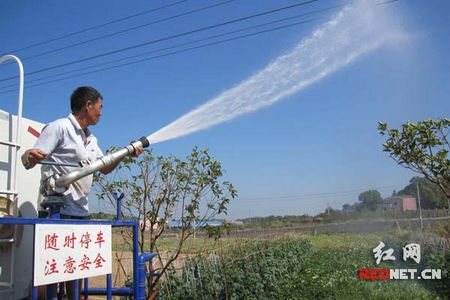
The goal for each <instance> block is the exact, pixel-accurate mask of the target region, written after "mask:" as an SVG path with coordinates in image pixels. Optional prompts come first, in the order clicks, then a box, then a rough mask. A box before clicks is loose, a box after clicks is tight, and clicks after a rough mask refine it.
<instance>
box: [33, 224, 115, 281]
mask: <svg viewBox="0 0 450 300" xmlns="http://www.w3.org/2000/svg"><path fill="white" fill-rule="evenodd" d="M111 270H112V267H111V226H110V225H87V224H83V225H81V224H80V225H78V224H77V225H75V224H70V225H56V224H36V226H35V239H34V286H39V285H44V284H51V283H56V282H64V281H70V280H74V279H81V278H87V277H92V276H98V275H104V274H110V273H111Z"/></svg>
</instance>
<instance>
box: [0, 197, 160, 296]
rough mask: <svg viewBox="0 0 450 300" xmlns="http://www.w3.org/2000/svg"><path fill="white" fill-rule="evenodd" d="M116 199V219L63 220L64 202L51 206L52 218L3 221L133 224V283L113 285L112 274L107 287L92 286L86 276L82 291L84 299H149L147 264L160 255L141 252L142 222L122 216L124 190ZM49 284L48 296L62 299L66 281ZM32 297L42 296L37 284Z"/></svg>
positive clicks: (1, 221) (0, 221) (75, 291)
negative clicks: (62, 204) (115, 296)
mask: <svg viewBox="0 0 450 300" xmlns="http://www.w3.org/2000/svg"><path fill="white" fill-rule="evenodd" d="M114 198H115V199H116V200H117V217H116V220H74V219H59V217H60V215H59V210H60V208H61V205H58V204H57V205H50V206H49V216H50V218H49V219H38V218H12V217H11V218H10V217H6V218H0V224H13V225H31V226H35V225H36V224H69V225H70V224H78V225H81V224H85V225H89V224H90V225H111V226H112V227H132V230H133V286H132V287H126V286H125V287H119V288H113V287H112V279H111V274H107V275H106V287H105V288H89V280H88V278H85V279H84V289H83V290H82V291H81V295H83V296H84V299H88V295H106V296H107V299H108V300H110V299H112V296H113V295H117V296H132V297H133V299H139V300H144V299H145V298H146V293H145V283H146V277H147V274H146V270H145V266H146V263H147V262H149V261H151V260H152V259H153V258H154V257H155V256H156V255H157V254H155V253H142V254H139V243H138V242H139V235H138V233H139V224H138V222H137V221H132V220H122V218H121V210H120V207H121V200H122V198H123V193H121V194H117V193H114ZM33 253H34V236H33ZM33 270H34V257H33ZM73 282H74V288H73V298H74V299H78V291H79V288H78V280H74V281H73ZM59 285H60V286H59V293H58V283H55V284H49V285H47V286H46V299H48V300H56V299H61V298H62V296H63V292H64V284H63V283H59ZM31 298H32V299H33V300H36V299H38V291H37V287H35V286H33V288H32V292H31Z"/></svg>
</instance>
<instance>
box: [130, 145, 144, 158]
mask: <svg viewBox="0 0 450 300" xmlns="http://www.w3.org/2000/svg"><path fill="white" fill-rule="evenodd" d="M134 142H136V141H131V143H130V144H133V143H134ZM133 148H134V152H133V153H131V154H130V156H131V157H138V156H139V155H141V154H142V152H144V147H142V146H139V147H134V146H133Z"/></svg>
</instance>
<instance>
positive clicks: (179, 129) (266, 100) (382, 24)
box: [52, 1, 403, 189]
mask: <svg viewBox="0 0 450 300" xmlns="http://www.w3.org/2000/svg"><path fill="white" fill-rule="evenodd" d="M384 12H385V13H383V12H382V10H381V9H380V8H379V7H378V8H377V9H375V8H374V7H373V6H372V5H370V4H369V5H368V4H366V3H365V2H364V1H361V2H355V3H353V4H351V5H348V6H346V7H344V8H343V9H342V10H341V11H339V12H338V13H336V14H335V15H334V16H333V17H332V18H331V19H330V20H329V21H328V22H325V23H324V24H322V25H321V26H319V27H318V28H317V29H316V30H315V31H313V32H312V34H311V35H310V36H308V37H306V38H304V39H303V40H302V41H301V42H300V43H299V44H298V45H296V46H295V47H294V48H293V49H292V50H290V51H288V52H286V53H285V54H283V55H281V56H279V57H277V58H275V59H274V60H273V61H272V62H271V63H269V64H268V65H267V66H266V67H265V68H263V69H262V70H260V71H259V72H256V73H255V74H254V75H253V76H251V77H250V78H248V79H246V80H243V81H242V82H240V83H239V84H237V85H236V86H234V87H232V88H230V89H228V90H226V91H224V92H223V93H221V94H219V95H217V96H216V97H214V98H213V99H211V100H210V101H207V102H206V103H205V104H203V105H201V106H200V107H198V108H196V109H194V110H192V111H191V112H189V113H187V114H185V115H183V116H181V117H180V118H178V119H176V120H175V121H174V122H172V123H170V124H169V125H167V126H165V127H163V128H161V129H160V130H158V131H156V132H155V133H153V134H151V135H149V136H147V137H142V138H141V139H140V140H139V141H137V142H134V143H132V144H130V145H128V146H126V147H124V148H123V149H121V150H118V151H116V152H114V153H111V154H108V155H106V156H104V157H102V158H100V159H98V160H97V161H95V162H93V163H92V164H90V165H87V166H85V167H82V168H79V169H77V170H74V171H73V172H70V173H68V174H66V175H63V176H56V177H55V178H54V179H53V182H52V185H53V186H54V187H55V188H56V189H58V188H59V189H60V188H63V187H66V186H68V185H69V184H71V183H73V182H75V181H76V180H78V179H80V178H82V177H85V176H88V175H90V174H92V173H94V172H96V171H98V170H101V169H102V168H103V167H105V166H109V165H112V164H113V163H115V162H117V161H120V160H121V159H123V158H124V157H125V156H126V155H129V154H131V153H133V152H134V149H135V147H139V146H142V147H144V148H145V147H148V146H149V144H152V145H153V144H156V143H159V142H162V141H167V140H170V139H175V138H178V137H181V136H184V135H187V134H190V133H193V132H196V131H200V130H204V129H207V128H210V127H212V126H214V125H217V124H219V123H223V122H226V121H229V120H231V119H234V118H236V117H238V116H240V115H243V114H247V113H251V112H253V111H256V110H259V109H261V108H264V107H267V106H270V105H272V104H274V103H276V102H278V101H280V100H282V99H285V98H287V97H288V96H290V95H292V94H294V93H297V92H299V91H301V90H303V89H305V88H306V87H308V86H310V85H312V84H314V83H316V82H318V81H320V80H322V79H323V78H325V77H326V76H328V75H330V74H332V73H334V72H336V71H338V70H339V69H341V68H343V67H345V66H347V65H349V64H350V63H352V62H353V61H355V60H356V59H357V58H359V57H360V56H362V55H364V54H366V53H368V52H370V51H372V50H374V49H376V48H378V47H380V46H382V45H384V44H386V43H388V42H390V41H392V40H394V41H395V40H397V39H398V37H400V38H401V37H402V35H403V33H402V31H401V30H400V29H398V26H396V24H395V22H394V20H395V17H393V16H389V13H387V12H386V11H384Z"/></svg>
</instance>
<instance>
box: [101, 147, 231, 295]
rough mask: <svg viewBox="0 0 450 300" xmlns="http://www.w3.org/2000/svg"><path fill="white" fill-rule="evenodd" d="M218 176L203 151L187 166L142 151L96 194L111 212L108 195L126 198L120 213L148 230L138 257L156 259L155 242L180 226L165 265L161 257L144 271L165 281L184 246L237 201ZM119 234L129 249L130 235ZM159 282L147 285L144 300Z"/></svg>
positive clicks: (153, 280)
mask: <svg viewBox="0 0 450 300" xmlns="http://www.w3.org/2000/svg"><path fill="white" fill-rule="evenodd" d="M115 150H116V149H115V148H111V149H110V150H109V151H115ZM222 174H223V172H222V167H221V165H220V163H219V162H218V161H216V160H214V159H213V158H212V157H211V155H210V154H209V151H208V150H207V149H205V150H201V151H200V150H198V149H197V148H194V149H193V150H192V152H191V154H190V155H189V156H188V157H187V158H186V159H185V160H181V159H178V158H176V157H174V156H169V157H162V156H161V157H154V156H153V155H152V153H151V151H149V150H146V151H145V153H144V154H143V155H140V156H139V157H138V158H131V157H127V158H126V159H125V160H124V162H123V163H122V164H121V165H120V166H119V167H118V168H117V169H116V171H115V172H114V173H113V174H112V176H103V175H101V174H100V175H97V176H96V177H95V188H96V191H97V196H98V198H99V200H101V199H107V200H109V201H110V203H111V204H112V205H113V206H115V200H114V199H113V196H112V193H113V192H114V191H121V192H123V193H124V194H125V198H124V200H123V202H124V210H125V211H126V214H127V215H128V217H129V216H132V218H133V219H136V220H139V221H140V222H142V224H146V225H145V226H140V236H139V251H140V252H147V251H149V252H154V253H158V254H160V253H159V248H158V245H159V243H158V239H159V238H160V237H161V235H162V234H163V233H164V232H165V230H166V229H167V224H168V223H169V221H170V220H172V219H178V220H179V221H180V224H181V227H180V228H179V229H178V232H177V233H178V237H179V238H178V242H177V245H176V249H175V250H174V251H171V253H169V257H167V258H166V259H164V260H162V259H161V257H160V256H159V258H160V260H159V262H158V264H156V262H153V263H152V265H150V268H149V269H148V270H147V271H148V272H154V271H157V272H159V273H160V274H161V275H163V274H165V272H166V271H167V269H168V268H170V267H171V265H172V264H173V262H175V260H176V259H177V258H178V256H179V254H180V252H181V249H182V247H183V244H184V242H185V241H186V240H187V239H188V238H189V237H190V236H192V235H193V234H194V233H195V231H196V230H198V229H199V227H200V226H202V224H205V222H206V221H208V220H211V219H213V218H214V217H216V216H218V215H224V214H226V213H227V205H228V204H229V202H230V200H231V199H233V198H235V197H236V196H237V193H236V190H235V188H234V187H233V185H232V184H231V183H229V182H220V178H221V176H222ZM123 233H124V235H125V236H124V241H125V242H127V243H131V242H130V240H131V232H127V231H123ZM160 278H161V276H159V277H156V278H152V277H149V278H148V279H147V280H148V281H147V286H148V287H149V288H148V292H147V297H150V290H151V288H153V287H155V285H156V284H157V282H158V280H159V279H160Z"/></svg>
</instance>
